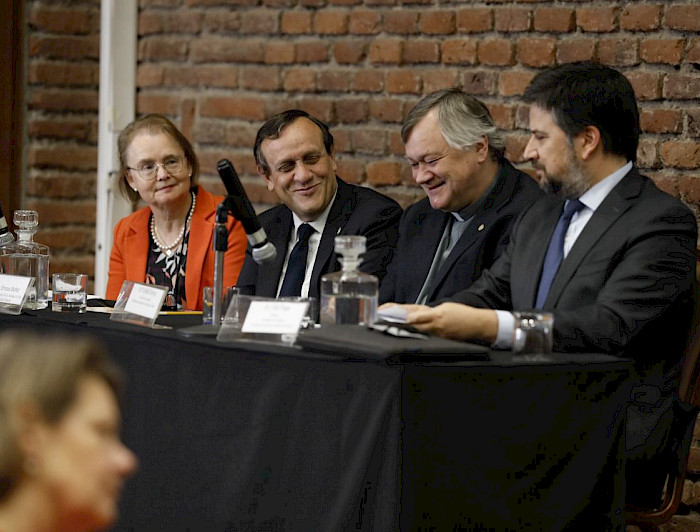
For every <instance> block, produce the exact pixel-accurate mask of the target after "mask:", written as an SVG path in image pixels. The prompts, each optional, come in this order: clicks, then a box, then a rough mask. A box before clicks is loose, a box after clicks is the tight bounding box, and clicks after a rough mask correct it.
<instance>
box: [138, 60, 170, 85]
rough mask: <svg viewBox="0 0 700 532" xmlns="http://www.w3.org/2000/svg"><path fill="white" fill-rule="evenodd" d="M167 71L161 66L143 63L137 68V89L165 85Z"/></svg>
mask: <svg viewBox="0 0 700 532" xmlns="http://www.w3.org/2000/svg"><path fill="white" fill-rule="evenodd" d="M164 73H165V69H164V68H163V67H162V66H161V65H154V64H151V63H142V64H140V65H138V66H137V67H136V86H137V87H157V86H159V85H162V84H163V78H164Z"/></svg>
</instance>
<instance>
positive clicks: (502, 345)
mask: <svg viewBox="0 0 700 532" xmlns="http://www.w3.org/2000/svg"><path fill="white" fill-rule="evenodd" d="M496 318H497V319H498V334H497V336H496V341H495V342H494V343H493V347H495V348H496V349H511V348H512V347H513V330H514V328H515V316H513V315H512V314H511V313H510V312H508V311H505V310H497V311H496Z"/></svg>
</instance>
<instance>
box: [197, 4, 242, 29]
mask: <svg viewBox="0 0 700 532" xmlns="http://www.w3.org/2000/svg"><path fill="white" fill-rule="evenodd" d="M203 28H204V29H205V30H207V31H208V32H210V33H238V31H239V30H240V28H241V14H240V13H239V12H238V11H230V10H228V9H207V11H206V13H205V14H204V21H203Z"/></svg>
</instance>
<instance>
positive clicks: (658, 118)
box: [639, 108, 683, 133]
mask: <svg viewBox="0 0 700 532" xmlns="http://www.w3.org/2000/svg"><path fill="white" fill-rule="evenodd" d="M639 121H640V124H641V126H642V131H644V132H646V133H680V132H681V130H682V127H683V115H682V114H681V112H680V111H678V110H675V109H646V108H642V109H641V113H640V116H639Z"/></svg>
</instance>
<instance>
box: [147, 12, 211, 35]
mask: <svg viewBox="0 0 700 532" xmlns="http://www.w3.org/2000/svg"><path fill="white" fill-rule="evenodd" d="M202 19H203V16H202V14H201V13H197V12H190V11H182V12H164V11H162V10H157V11H156V10H146V11H141V13H140V14H139V20H138V32H139V35H151V34H155V33H191V34H196V33H199V32H200V31H201V30H202Z"/></svg>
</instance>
